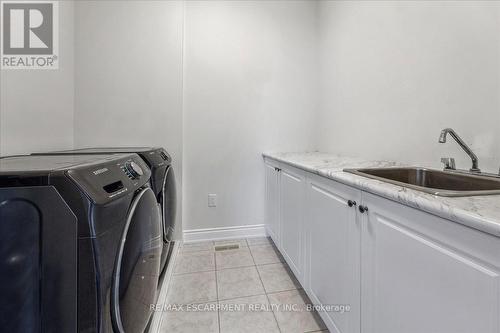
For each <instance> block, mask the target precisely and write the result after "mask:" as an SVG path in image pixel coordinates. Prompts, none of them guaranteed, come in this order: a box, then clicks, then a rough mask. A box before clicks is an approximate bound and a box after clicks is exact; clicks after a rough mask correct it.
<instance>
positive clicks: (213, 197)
mask: <svg viewBox="0 0 500 333" xmlns="http://www.w3.org/2000/svg"><path fill="white" fill-rule="evenodd" d="M208 207H217V194H209V195H208Z"/></svg>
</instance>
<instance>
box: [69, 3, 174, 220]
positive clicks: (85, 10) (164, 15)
mask: <svg viewBox="0 0 500 333" xmlns="http://www.w3.org/2000/svg"><path fill="white" fill-rule="evenodd" d="M75 12H76V18H75V43H76V44H75V45H76V46H75V54H76V57H75V68H76V71H75V91H76V94H75V118H74V127H75V146H76V147H77V148H80V147H93V146H162V147H165V148H166V149H167V151H168V152H169V153H171V155H172V158H173V160H174V170H175V173H176V180H177V189H178V196H179V200H178V203H179V207H178V212H179V213H178V225H180V221H179V220H180V218H181V216H180V215H181V214H180V212H181V200H180V198H181V196H182V194H181V189H182V163H181V162H182V33H183V29H182V27H183V4H182V2H181V1H78V2H77V4H76V9H75Z"/></svg>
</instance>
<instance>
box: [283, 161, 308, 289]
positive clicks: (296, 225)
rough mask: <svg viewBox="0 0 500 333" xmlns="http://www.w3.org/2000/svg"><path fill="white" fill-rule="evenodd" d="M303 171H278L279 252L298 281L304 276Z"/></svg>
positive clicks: (290, 169)
mask: <svg viewBox="0 0 500 333" xmlns="http://www.w3.org/2000/svg"><path fill="white" fill-rule="evenodd" d="M304 205H305V173H304V171H302V170H299V169H295V168H291V167H282V168H281V171H280V226H281V236H280V242H281V244H280V245H281V248H280V250H281V253H282V254H283V257H284V258H285V260H286V262H287V263H288V266H290V269H291V270H292V271H293V272H294V273H295V276H296V277H297V279H298V280H299V281H303V276H304V269H303V263H304V238H305V237H304V233H303V221H304Z"/></svg>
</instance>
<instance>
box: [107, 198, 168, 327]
mask: <svg viewBox="0 0 500 333" xmlns="http://www.w3.org/2000/svg"><path fill="white" fill-rule="evenodd" d="M161 246H162V236H161V217H160V211H159V209H158V204H157V202H156V198H155V195H154V193H153V191H152V190H151V189H149V188H146V189H143V190H142V191H141V192H139V194H138V195H137V196H136V197H135V199H134V201H133V202H132V205H131V207H130V210H129V214H128V217H127V222H126V224H125V227H124V229H123V234H122V237H121V244H120V247H119V252H118V255H117V259H116V265H115V271H114V276H113V288H112V294H111V302H112V311H113V313H112V316H113V325H114V328H115V330H116V331H117V332H126V333H135V332H143V331H144V329H145V328H146V326H147V324H148V321H149V317H150V315H151V308H152V306H151V305H152V304H156V297H157V295H156V292H157V285H158V280H159V275H160V255H161Z"/></svg>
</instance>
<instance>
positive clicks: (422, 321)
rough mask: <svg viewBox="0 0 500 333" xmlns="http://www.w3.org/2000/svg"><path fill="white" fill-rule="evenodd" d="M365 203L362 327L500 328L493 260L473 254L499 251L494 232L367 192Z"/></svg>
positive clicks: (448, 331)
mask: <svg viewBox="0 0 500 333" xmlns="http://www.w3.org/2000/svg"><path fill="white" fill-rule="evenodd" d="M363 204H364V205H366V206H367V207H368V212H366V213H364V214H360V215H362V216H363V231H362V254H363V256H362V258H363V259H362V260H363V262H362V272H361V276H362V286H363V287H362V295H363V305H362V309H363V314H362V318H363V322H362V331H363V332H366V333H369V332H373V333H378V332H384V333H401V332H405V333H412V332H415V333H422V332H439V333H457V332H464V333H470V332H481V333H488V332H490V333H493V332H495V333H498V332H499V321H498V316H499V314H500V309H499V304H500V293H499V290H500V288H499V287H500V284H499V274H498V266H497V267H496V268H495V266H494V265H491V264H487V263H486V262H484V260H483V259H479V258H478V257H477V256H480V255H479V254H480V253H481V250H480V249H481V247H483V248H486V246H487V247H488V248H487V251H485V252H484V253H488V252H489V253H490V254H491V251H492V250H494V251H497V252H496V253H497V254H498V253H500V247H499V246H498V244H499V242H498V240H497V241H496V243H495V242H494V241H493V240H492V236H490V235H486V234H482V233H480V232H478V231H475V230H473V229H470V228H467V227H463V226H460V225H458V224H456V223H454V222H451V221H447V220H444V219H441V218H438V217H436V216H433V215H430V214H427V213H424V212H421V211H417V210H415V209H412V208H409V207H406V206H403V205H400V204H397V203H395V202H391V201H389V200H385V199H382V198H379V197H376V196H373V195H370V194H365V193H363ZM449 235H452V236H451V237H450V236H449ZM453 242H455V243H453ZM466 253H467V254H466ZM472 254H473V255H472Z"/></svg>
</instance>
